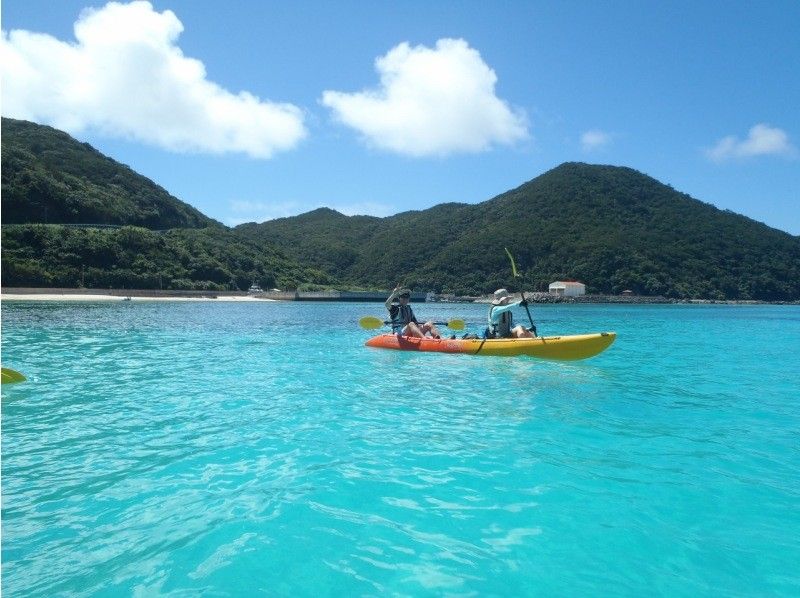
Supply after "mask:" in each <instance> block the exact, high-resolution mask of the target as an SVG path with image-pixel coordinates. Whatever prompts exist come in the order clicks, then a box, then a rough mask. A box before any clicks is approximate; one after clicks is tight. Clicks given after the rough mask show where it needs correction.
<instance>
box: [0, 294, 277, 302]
mask: <svg viewBox="0 0 800 598" xmlns="http://www.w3.org/2000/svg"><path fill="white" fill-rule="evenodd" d="M2 301H69V302H80V301H85V302H98V301H99V302H114V301H131V302H134V301H135V302H154V301H170V302H172V301H177V302H208V301H215V302H226V303H256V302H262V303H263V302H266V303H276V302H278V299H267V298H263V299H262V298H259V297H235V296H230V297H222V296H216V297H215V296H208V297H174V296H164V297H143V296H136V295H107V294H106V295H100V294H90V293H87V294H73V293H70V294H57V293H29V294H22V293H2V294H0V302H2Z"/></svg>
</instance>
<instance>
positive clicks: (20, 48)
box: [0, 0, 800, 235]
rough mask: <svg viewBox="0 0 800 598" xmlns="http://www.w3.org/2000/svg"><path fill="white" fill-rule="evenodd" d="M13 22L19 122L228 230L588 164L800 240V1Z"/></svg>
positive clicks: (65, 5)
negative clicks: (626, 173)
mask: <svg viewBox="0 0 800 598" xmlns="http://www.w3.org/2000/svg"><path fill="white" fill-rule="evenodd" d="M86 7H94V9H95V10H94V12H92V13H87V12H83V9H84V8H86ZM2 11H3V12H2V29H3V40H2V42H3V45H2V61H0V64H1V65H2V66H0V68H2V77H3V79H2V84H3V88H2V111H3V114H4V115H7V116H15V117H21V118H27V119H29V120H35V121H37V122H42V123H45V124H52V125H54V126H58V127H59V128H63V129H65V130H68V131H69V132H70V133H72V134H73V135H74V136H75V137H77V138H79V139H81V140H82V141H88V142H89V143H91V144H92V145H93V146H95V147H96V148H98V149H99V150H100V151H102V152H103V153H105V154H107V155H109V156H111V157H113V158H114V159H116V160H118V161H120V162H123V163H125V164H128V165H129V166H131V167H132V168H133V169H134V170H136V171H138V172H140V173H141V174H143V175H145V176H147V177H149V178H151V179H153V180H154V181H156V182H157V183H158V184H160V185H162V186H163V187H165V188H166V189H167V190H168V191H169V192H170V193H172V194H173V195H175V196H177V197H179V198H180V199H182V200H184V201H186V202H188V203H190V204H192V205H193V206H195V207H197V208H199V209H200V210H201V211H203V212H204V213H205V214H207V215H209V216H211V217H213V218H216V219H218V220H220V221H222V222H224V223H226V224H236V223H239V222H245V221H263V220H265V219H269V218H274V217H281V216H289V215H295V214H299V213H302V212H305V211H308V210H311V209H314V208H316V207H319V206H329V207H332V208H335V209H338V210H340V211H343V212H345V213H348V214H354V213H369V214H375V215H379V216H384V215H388V214H393V213H396V212H399V211H404V210H409V209H424V208H427V207H430V206H433V205H435V204H438V203H442V202H449V201H460V202H468V203H475V202H479V201H484V200H486V199H490V198H491V197H494V196H495V195H497V194H499V193H502V192H504V191H506V190H508V189H511V188H513V187H516V186H518V185H520V184H522V183H523V182H525V181H528V180H530V179H532V178H534V177H536V176H538V175H539V174H541V173H543V172H545V171H547V170H549V169H550V168H553V167H555V166H557V165H558V164H560V163H562V162H565V161H584V162H590V163H599V164H614V165H620V166H629V167H632V168H635V169H637V170H640V171H642V172H644V173H646V174H648V175H650V176H653V177H655V178H657V179H659V180H660V181H662V182H665V183H668V184H670V185H672V186H673V187H674V188H675V189H677V190H679V191H683V192H686V193H688V194H690V195H692V196H693V197H695V198H697V199H700V200H702V201H705V202H708V203H712V204H714V205H716V206H718V207H720V208H723V209H729V210H732V211H734V212H738V213H741V214H744V215H746V216H749V217H751V218H754V219H756V220H759V221H761V222H765V223H767V224H768V225H770V226H773V227H775V228H779V229H782V230H785V231H788V232H790V233H792V234H794V235H800V149H798V148H800V109H799V108H798V107H800V43H798V41H797V36H798V31H800V2H796V1H795V0H787V1H771V2H765V3H759V2H725V3H719V2H710V1H709V2H669V3H655V2H653V3H649V2H638V1H636V2H621V1H620V2H602V3H600V2H588V1H587V2H548V3H543V2H532V1H531V2H502V3H488V2H472V1H459V2H436V3H430V2H374V3H368V2H255V1H254V2H246V1H240V2H229V3H217V2H206V1H202V0H166V1H160V0H159V1H154V2H152V3H149V4H148V3H144V2H139V3H136V4H127V3H120V4H118V5H106V4H104V3H102V2H94V3H93V2H91V1H89V0H81V1H73V0H60V1H59V2H51V1H41V0H5V1H4V2H3V5H2ZM76 22H78V25H77V30H76ZM76 31H77V32H78V35H79V39H76ZM33 34H36V35H33ZM465 232H466V231H465Z"/></svg>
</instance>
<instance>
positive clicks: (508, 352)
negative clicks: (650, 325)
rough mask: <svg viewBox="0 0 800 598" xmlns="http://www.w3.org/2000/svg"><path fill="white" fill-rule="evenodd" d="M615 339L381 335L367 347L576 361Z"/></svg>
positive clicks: (610, 335)
mask: <svg viewBox="0 0 800 598" xmlns="http://www.w3.org/2000/svg"><path fill="white" fill-rule="evenodd" d="M616 338H617V333H616V332H598V333H596V334H575V335H571V336H540V337H536V338H492V339H480V338H478V339H460V338H457V339H448V338H440V339H436V338H414V337H410V336H400V335H397V334H380V335H378V336H373V337H372V338H371V339H369V340H368V341H367V347H376V348H379V349H396V350H399V351H433V352H438V353H467V354H469V355H500V356H504V357H512V356H516V355H529V356H531V357H539V358H541V359H558V360H575V359H586V358H587V357H594V356H595V355H597V354H598V353H602V352H603V351H605V350H606V349H607V348H608V347H609V346H610V345H611V343H613V342H614V339H616Z"/></svg>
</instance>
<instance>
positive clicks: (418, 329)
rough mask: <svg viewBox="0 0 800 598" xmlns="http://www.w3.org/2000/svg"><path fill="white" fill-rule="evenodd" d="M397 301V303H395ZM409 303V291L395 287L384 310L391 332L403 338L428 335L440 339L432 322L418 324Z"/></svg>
mask: <svg viewBox="0 0 800 598" xmlns="http://www.w3.org/2000/svg"><path fill="white" fill-rule="evenodd" d="M395 301H397V303H395ZM410 301H411V291H410V290H409V289H406V288H403V287H401V286H400V285H397V286H396V287H395V288H394V290H393V291H392V294H391V295H389V298H388V299H387V300H386V309H387V310H388V311H389V318H390V319H391V320H392V332H394V333H395V334H402V335H404V336H415V337H417V338H424V337H425V334H426V333H428V334H430V335H431V336H432V337H433V338H441V335H440V334H439V330H438V329H437V328H436V326H434V324H433V322H430V321H429V322H425V323H424V324H422V323H420V322H419V321H418V320H417V317H416V316H415V315H414V310H412V309H411V305H409V303H410Z"/></svg>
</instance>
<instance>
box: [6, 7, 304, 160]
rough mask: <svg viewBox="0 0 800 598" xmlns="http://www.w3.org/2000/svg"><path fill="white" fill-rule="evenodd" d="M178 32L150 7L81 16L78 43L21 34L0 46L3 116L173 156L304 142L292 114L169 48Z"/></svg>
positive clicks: (298, 118) (262, 153)
mask: <svg viewBox="0 0 800 598" xmlns="http://www.w3.org/2000/svg"><path fill="white" fill-rule="evenodd" d="M182 31H183V25H182V24H181V22H180V21H179V20H178V18H177V17H176V16H175V14H174V13H173V12H172V11H169V10H165V11H164V12H162V13H158V12H156V11H155V10H153V7H152V5H151V4H150V3H149V2H131V3H130V4H121V3H117V2H110V3H108V4H106V5H105V6H104V7H103V8H100V9H87V10H84V11H83V12H82V13H81V15H80V17H79V18H78V20H77V21H76V23H75V39H76V40H77V42H64V41H60V40H58V39H56V38H54V37H52V36H50V35H45V34H40V33H33V32H30V31H24V30H13V31H11V32H9V33H6V32H5V31H3V34H2V40H1V41H0V61H1V63H2V67H0V68H2V84H3V106H2V110H3V114H4V115H6V116H11V117H15V118H21V119H26V120H33V121H36V122H40V123H46V124H50V125H53V126H55V127H57V128H59V129H64V130H67V131H69V132H71V133H78V132H81V131H83V130H86V129H95V130H98V131H101V132H103V133H105V134H108V135H115V136H123V137H127V138H133V139H137V140H139V141H142V142H145V143H149V144H154V145H157V146H160V147H163V148H166V149H169V150H173V151H192V152H209V153H222V152H243V153H245V154H247V155H249V156H252V157H255V158H269V157H270V156H271V155H272V154H273V153H274V152H276V151H281V150H288V149H291V148H293V147H294V146H295V145H297V143H299V142H300V140H301V139H303V138H304V137H305V136H306V129H305V126H304V124H303V114H302V112H301V110H300V109H299V108H297V107H296V106H293V105H291V104H278V103H272V102H268V101H264V100H260V99H259V98H257V97H256V96H254V95H253V94H251V93H248V92H246V91H243V92H240V93H238V94H233V93H231V92H229V91H227V90H225V89H223V88H222V87H220V86H219V85H217V84H216V83H213V82H212V81H209V80H208V79H207V78H206V70H205V66H204V65H203V63H202V62H200V61H199V60H196V59H193V58H188V57H186V56H184V55H183V52H182V51H181V49H180V48H179V47H178V46H177V45H176V42H177V39H178V36H179V35H180V33H181V32H182Z"/></svg>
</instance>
